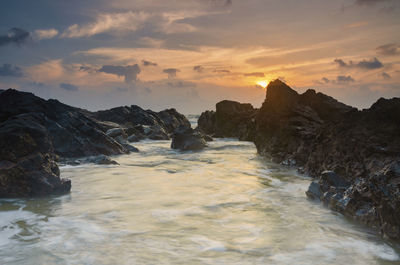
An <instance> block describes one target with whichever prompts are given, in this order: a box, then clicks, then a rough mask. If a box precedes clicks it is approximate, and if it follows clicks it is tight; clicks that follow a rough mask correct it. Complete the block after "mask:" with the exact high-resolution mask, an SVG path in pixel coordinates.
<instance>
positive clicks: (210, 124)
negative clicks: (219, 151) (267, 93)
mask: <svg viewBox="0 0 400 265" xmlns="http://www.w3.org/2000/svg"><path fill="white" fill-rule="evenodd" d="M256 114H257V110H256V109H254V108H253V106H252V105H251V104H241V103H238V102H235V101H230V100H224V101H221V102H219V103H217V105H216V112H213V111H206V112H204V113H202V114H201V115H200V117H199V121H198V128H199V130H201V131H202V132H204V133H206V134H210V135H213V136H214V137H236V138H239V139H241V140H253V138H254V135H253V134H252V132H254V128H253V127H254V121H255V116H256Z"/></svg>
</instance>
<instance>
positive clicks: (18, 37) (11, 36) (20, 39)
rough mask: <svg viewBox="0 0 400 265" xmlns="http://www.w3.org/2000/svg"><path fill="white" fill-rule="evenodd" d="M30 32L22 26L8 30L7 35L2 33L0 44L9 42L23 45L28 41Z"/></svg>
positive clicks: (3, 44)
mask: <svg viewBox="0 0 400 265" xmlns="http://www.w3.org/2000/svg"><path fill="white" fill-rule="evenodd" d="M29 38H30V33H29V32H28V31H26V30H23V29H20V28H12V29H9V30H8V34H7V35H0V46H5V45H8V44H15V45H18V46H19V45H21V44H23V43H25V42H26V41H28V40H29Z"/></svg>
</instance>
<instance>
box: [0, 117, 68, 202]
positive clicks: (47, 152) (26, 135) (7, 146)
mask: <svg viewBox="0 0 400 265" xmlns="http://www.w3.org/2000/svg"><path fill="white" fill-rule="evenodd" d="M44 118H45V117H44V116H43V115H41V114H21V115H18V116H15V117H13V118H11V119H9V120H7V121H5V122H2V123H0V198H4V197H7V198H15V197H31V196H44V195H47V194H60V193H65V192H69V190H70V189H71V181H70V180H67V179H61V178H60V171H59V169H58V166H57V164H56V163H55V162H54V160H55V158H56V157H55V154H54V149H53V145H52V142H51V140H50V136H49V134H48V132H47V130H46V128H44V127H43V126H42V125H40V123H41V122H42V121H43V119H44Z"/></svg>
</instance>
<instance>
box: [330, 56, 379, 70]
mask: <svg viewBox="0 0 400 265" xmlns="http://www.w3.org/2000/svg"><path fill="white" fill-rule="evenodd" d="M334 62H335V63H337V64H338V66H339V67H341V68H359V69H363V70H373V69H379V68H382V67H383V64H382V63H381V62H380V61H379V60H378V59H377V58H376V57H375V58H373V59H371V60H362V61H360V62H353V61H349V62H348V63H346V62H345V61H343V60H342V59H335V60H334Z"/></svg>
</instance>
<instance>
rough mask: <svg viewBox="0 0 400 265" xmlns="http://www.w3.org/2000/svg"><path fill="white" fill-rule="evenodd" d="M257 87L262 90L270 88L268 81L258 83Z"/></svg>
mask: <svg viewBox="0 0 400 265" xmlns="http://www.w3.org/2000/svg"><path fill="white" fill-rule="evenodd" d="M257 85H259V86H260V87H262V88H266V87H267V86H268V81H267V80H262V81H258V82H257Z"/></svg>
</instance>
